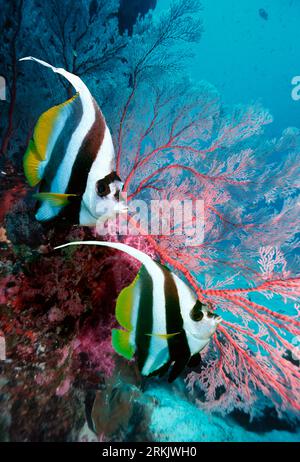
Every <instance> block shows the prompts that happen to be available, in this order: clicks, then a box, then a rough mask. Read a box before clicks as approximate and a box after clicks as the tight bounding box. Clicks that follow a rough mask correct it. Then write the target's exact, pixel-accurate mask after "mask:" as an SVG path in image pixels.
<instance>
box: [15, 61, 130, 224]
mask: <svg viewBox="0 0 300 462" xmlns="http://www.w3.org/2000/svg"><path fill="white" fill-rule="evenodd" d="M26 60H32V61H35V62H37V63H39V64H41V65H43V66H46V67H48V68H50V69H51V70H52V71H53V72H55V73H57V74H60V75H62V76H64V77H65V78H66V79H67V80H68V81H69V82H70V83H71V84H72V86H73V87H74V88H75V90H76V92H77V93H76V94H75V95H74V96H73V97H72V98H70V99H69V100H68V101H66V102H64V103H62V104H60V105H58V106H54V107H52V108H51V109H49V110H48V111H46V112H45V113H44V114H42V115H41V116H40V118H39V120H38V122H37V124H36V126H35V129H34V133H33V137H32V139H31V141H30V143H29V146H28V148H27V151H26V153H25V156H24V171H25V175H26V177H27V180H28V182H29V184H30V185H31V186H36V185H38V184H39V193H38V194H36V198H37V199H38V200H39V201H41V205H40V207H39V208H38V210H37V213H36V219H37V220H38V221H48V220H52V219H53V218H55V217H58V216H61V215H64V216H67V217H68V218H69V219H70V220H71V221H72V222H73V223H79V224H81V225H95V224H96V222H98V220H99V219H103V220H105V219H106V218H108V217H109V216H111V215H113V214H114V213H117V212H119V213H120V212H122V211H125V210H126V208H125V207H124V204H123V202H122V201H120V197H119V196H120V192H121V190H122V187H123V183H122V182H121V179H120V178H119V177H118V175H117V173H116V172H115V151H114V147H113V142H112V138H111V134H110V131H109V129H108V127H107V125H106V122H105V119H104V116H103V114H102V112H101V110H100V108H99V107H98V105H97V103H96V101H95V100H94V98H93V97H92V95H91V93H90V91H89V90H88V88H87V87H86V85H85V84H84V83H83V81H82V80H81V79H80V78H79V77H78V76H76V75H74V74H71V73H70V72H67V71H66V70H64V69H61V68H56V67H53V66H51V65H50V64H48V63H46V62H44V61H41V60H39V59H36V58H33V57H31V56H30V57H26V58H22V59H21V60H20V61H26Z"/></svg>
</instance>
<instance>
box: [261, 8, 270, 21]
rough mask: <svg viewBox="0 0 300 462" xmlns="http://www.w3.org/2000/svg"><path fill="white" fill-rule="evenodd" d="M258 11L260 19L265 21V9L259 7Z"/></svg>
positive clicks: (266, 16)
mask: <svg viewBox="0 0 300 462" xmlns="http://www.w3.org/2000/svg"><path fill="white" fill-rule="evenodd" d="M258 13H259V16H260V17H261V18H262V19H264V20H265V21H267V20H268V18H269V15H268V13H267V11H266V10H265V9H264V8H260V9H259V10H258Z"/></svg>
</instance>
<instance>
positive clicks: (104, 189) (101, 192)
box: [97, 180, 110, 197]
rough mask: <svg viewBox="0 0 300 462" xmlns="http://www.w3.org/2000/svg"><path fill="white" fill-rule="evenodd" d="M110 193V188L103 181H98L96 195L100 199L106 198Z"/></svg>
mask: <svg viewBox="0 0 300 462" xmlns="http://www.w3.org/2000/svg"><path fill="white" fill-rule="evenodd" d="M109 193H110V187H109V185H108V184H107V183H105V182H104V181H103V180H100V181H98V183H97V194H98V196H100V197H104V196H107V194H109Z"/></svg>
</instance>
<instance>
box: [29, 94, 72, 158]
mask: <svg viewBox="0 0 300 462" xmlns="http://www.w3.org/2000/svg"><path fill="white" fill-rule="evenodd" d="M77 97H78V93H76V95H74V96H73V97H72V98H70V99H68V100H67V101H65V102H64V103H62V104H58V105H57V106H53V107H52V108H50V109H48V111H46V112H44V113H43V114H42V115H41V116H40V118H39V120H38V121H37V123H36V126H35V128H34V132H33V140H34V143H35V145H36V149H37V151H38V153H39V155H40V159H41V160H45V158H46V153H47V146H48V143H49V140H50V137H51V134H52V133H53V130H54V127H55V122H56V120H57V119H58V117H59V115H60V114H61V113H62V111H63V110H64V109H65V108H67V106H69V105H71V104H72V103H73V102H74V101H75V100H76V98H77Z"/></svg>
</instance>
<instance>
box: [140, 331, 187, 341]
mask: <svg viewBox="0 0 300 462" xmlns="http://www.w3.org/2000/svg"><path fill="white" fill-rule="evenodd" d="M179 334H180V332H174V333H173V334H145V335H148V336H149V337H158V338H161V339H164V340H168V339H169V338H172V337H175V335H179Z"/></svg>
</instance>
